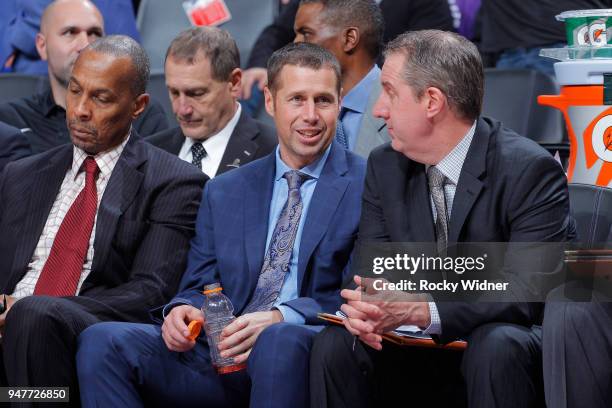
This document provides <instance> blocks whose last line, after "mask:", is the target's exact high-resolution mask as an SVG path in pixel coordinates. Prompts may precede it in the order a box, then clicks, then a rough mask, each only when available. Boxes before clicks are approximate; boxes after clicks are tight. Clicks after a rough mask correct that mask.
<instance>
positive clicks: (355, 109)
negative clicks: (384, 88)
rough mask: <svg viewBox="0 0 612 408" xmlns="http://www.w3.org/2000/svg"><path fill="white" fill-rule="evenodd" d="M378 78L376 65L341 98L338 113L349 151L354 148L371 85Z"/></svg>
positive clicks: (378, 72) (378, 69)
mask: <svg viewBox="0 0 612 408" xmlns="http://www.w3.org/2000/svg"><path fill="white" fill-rule="evenodd" d="M379 79H380V68H378V66H377V65H374V67H373V68H372V69H371V70H370V72H368V74H367V75H366V76H365V77H363V78H362V79H361V81H359V82H358V83H357V85H355V87H354V88H353V89H351V90H350V92H349V93H347V94H346V95H345V96H344V98H343V99H342V111H343V113H342V114H341V115H340V117H341V121H342V126H344V134H345V135H346V138H347V141H348V147H349V150H350V151H353V150H355V146H356V145H357V136H358V135H359V128H360V127H361V120H362V119H363V114H364V113H365V111H366V110H367V108H368V99H369V98H370V92H371V91H372V85H373V84H374V82H375V81H378V80H379Z"/></svg>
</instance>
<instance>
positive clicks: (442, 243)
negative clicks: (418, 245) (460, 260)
mask: <svg viewBox="0 0 612 408" xmlns="http://www.w3.org/2000/svg"><path fill="white" fill-rule="evenodd" d="M427 182H428V184H429V193H430V194H431V198H432V199H433V202H434V206H435V207H436V242H437V244H438V253H439V254H442V255H446V246H447V241H448V211H447V208H446V198H445V196H444V185H445V184H446V176H445V175H444V174H442V172H441V171H440V170H438V168H437V167H436V166H431V167H430V168H429V169H428V170H427Z"/></svg>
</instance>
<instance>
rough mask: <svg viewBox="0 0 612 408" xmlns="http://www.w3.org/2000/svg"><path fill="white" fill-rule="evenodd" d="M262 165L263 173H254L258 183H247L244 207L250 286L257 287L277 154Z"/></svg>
mask: <svg viewBox="0 0 612 408" xmlns="http://www.w3.org/2000/svg"><path fill="white" fill-rule="evenodd" d="M264 160H266V162H265V163H262V165H261V169H262V171H257V172H254V176H255V180H253V181H251V180H247V182H246V183H245V188H246V193H245V200H244V202H243V203H242V205H243V206H244V237H245V248H247V251H246V257H247V263H248V265H249V275H248V279H249V285H250V286H251V287H252V288H255V286H256V285H257V280H258V279H259V273H260V272H261V266H262V265H263V259H264V253H265V251H266V238H267V235H268V218H269V214H270V202H271V201H272V190H273V187H274V174H275V171H276V155H275V154H274V153H272V154H270V155H268V156H267V157H266V158H265V159H264Z"/></svg>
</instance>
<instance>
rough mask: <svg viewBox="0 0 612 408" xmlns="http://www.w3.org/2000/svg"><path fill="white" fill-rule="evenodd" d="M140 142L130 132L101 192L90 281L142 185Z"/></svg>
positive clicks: (99, 267) (143, 158)
mask: <svg viewBox="0 0 612 408" xmlns="http://www.w3.org/2000/svg"><path fill="white" fill-rule="evenodd" d="M142 143H144V142H143V141H142V140H140V137H138V135H136V134H135V133H134V132H133V133H132V136H131V137H130V140H129V141H128V143H127V144H126V146H125V148H124V150H123V152H122V153H121V157H120V158H119V160H118V161H117V164H116V165H115V168H114V169H113V173H112V175H111V178H110V180H109V181H108V184H107V186H106V190H105V191H104V195H103V197H102V201H101V202H100V207H99V208H98V218H97V221H96V237H95V240H94V251H95V252H94V260H93V265H92V272H91V275H90V277H91V278H92V279H95V277H96V272H97V271H98V270H100V269H102V268H103V266H104V262H105V260H106V259H107V256H108V251H109V249H110V246H111V242H112V240H113V237H114V236H115V231H116V230H117V224H118V221H119V218H120V217H121V215H122V214H123V213H124V211H125V210H126V208H127V207H128V206H129V205H130V203H131V202H132V201H133V200H134V197H135V196H136V194H137V193H138V191H139V187H140V184H141V183H142V180H143V177H144V175H143V173H142V172H141V171H140V170H139V167H140V166H141V165H142V163H144V162H145V161H146V156H145V154H144V152H143V151H142V150H141V149H142ZM88 280H89V279H88Z"/></svg>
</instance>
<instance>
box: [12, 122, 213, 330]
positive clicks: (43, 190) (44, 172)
mask: <svg viewBox="0 0 612 408" xmlns="http://www.w3.org/2000/svg"><path fill="white" fill-rule="evenodd" d="M72 157H73V147H72V145H63V146H60V147H56V148H55V149H52V150H49V151H48V152H45V153H41V154H39V155H35V156H31V157H28V158H25V159H22V160H19V161H16V162H12V163H9V164H8V165H7V166H6V168H5V169H4V172H3V173H2V174H1V176H0V293H6V294H10V293H12V292H13V290H14V289H15V285H16V284H17V283H18V282H19V281H20V280H21V279H22V278H23V276H24V274H25V273H26V271H27V266H28V264H29V262H30V260H31V259H32V254H33V253H34V250H35V248H36V244H37V243H38V240H39V238H40V235H41V233H42V230H43V228H44V225H45V222H46V220H47V218H48V216H49V212H50V211H51V207H52V206H53V203H54V201H55V198H56V197H57V194H58V192H59V190H60V187H61V185H62V181H63V179H64V176H65V175H66V171H67V170H68V169H69V168H70V166H71V164H72ZM205 180H206V176H205V175H204V174H203V173H202V172H200V171H198V170H197V169H196V168H194V167H193V166H192V165H191V164H189V163H186V162H184V161H182V160H179V159H178V158H177V157H175V156H172V155H170V154H168V153H166V152H164V151H162V150H160V149H158V148H156V147H154V146H152V145H150V144H149V143H146V142H144V141H143V140H142V139H141V138H140V137H138V136H137V135H136V134H135V133H133V134H132V136H131V137H130V140H129V141H128V143H127V144H126V145H125V148H124V150H123V152H122V154H121V156H120V157H119V160H118V161H117V164H116V165H115V168H114V169H113V173H112V175H111V177H110V179H109V181H108V184H107V186H106V190H105V191H104V195H103V197H102V200H101V202H100V205H99V208H98V218H97V222H96V235H95V240H94V244H93V245H94V258H93V262H92V267H91V272H90V274H89V276H88V277H87V279H85V282H83V285H82V286H81V289H80V292H79V296H74V297H71V298H70V299H71V300H73V301H74V302H76V303H79V304H81V305H82V306H83V307H84V308H86V310H88V311H89V312H90V313H92V314H95V315H96V316H98V317H99V318H101V319H103V320H119V321H145V320H147V318H148V312H149V310H150V309H151V308H152V307H155V306H158V305H160V304H164V303H165V302H167V301H168V299H170V297H171V296H172V294H173V293H175V292H176V288H177V287H178V284H179V282H180V277H181V275H182V272H183V271H184V269H185V264H186V254H187V250H188V247H189V240H190V239H191V237H192V236H193V231H194V220H195V217H196V212H197V208H198V205H199V201H200V197H201V195H202V186H203V184H204V183H205Z"/></svg>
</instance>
